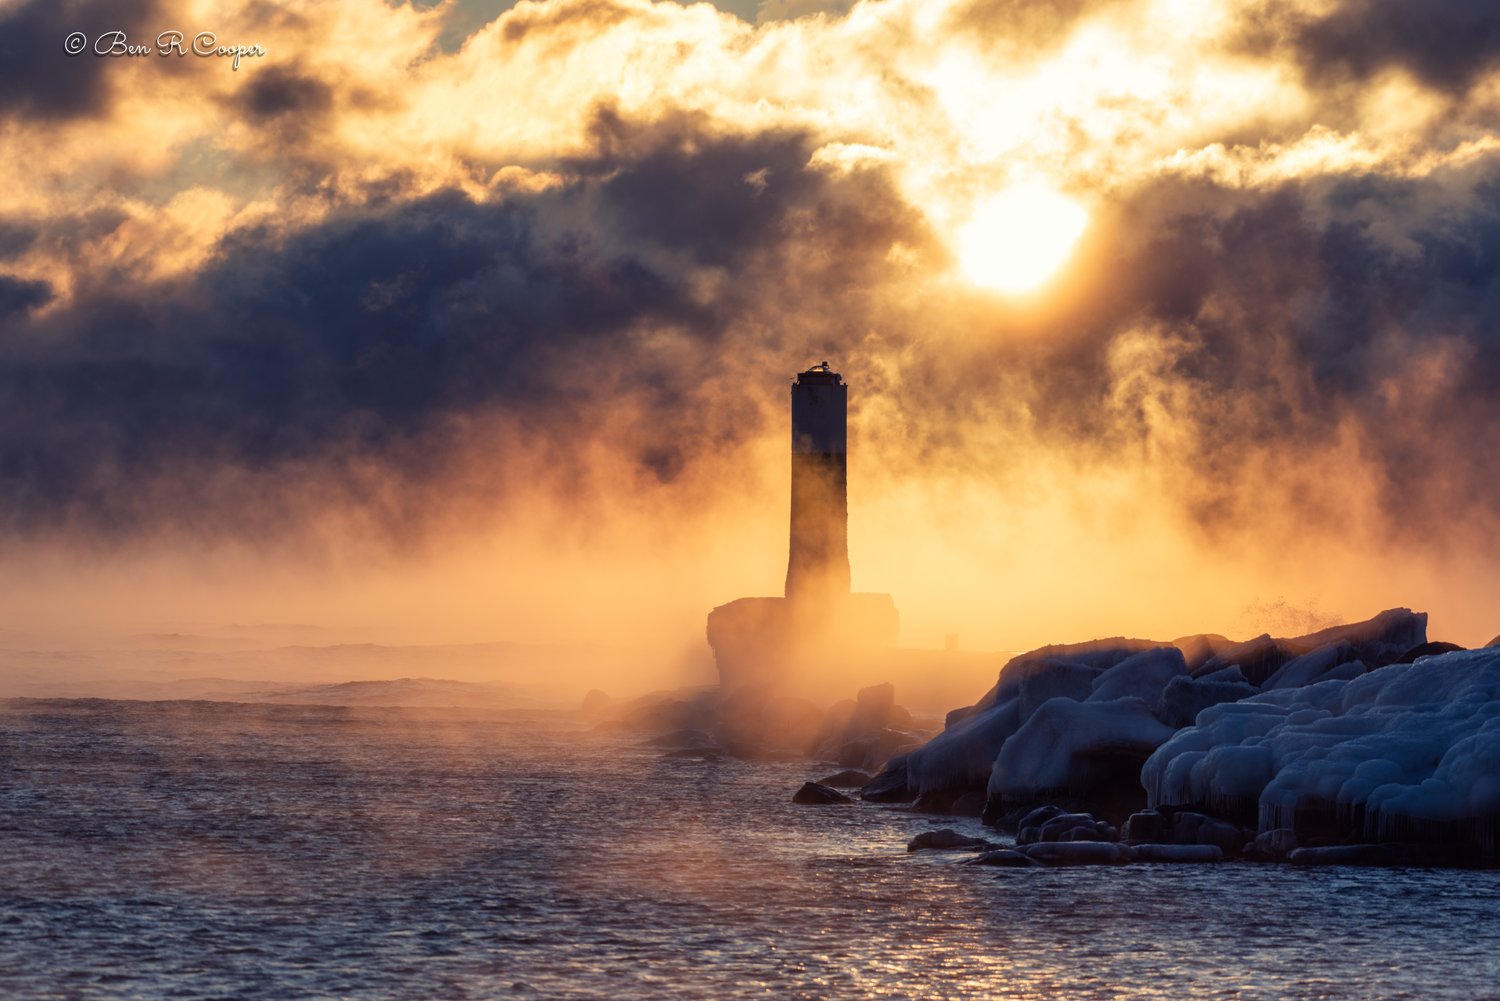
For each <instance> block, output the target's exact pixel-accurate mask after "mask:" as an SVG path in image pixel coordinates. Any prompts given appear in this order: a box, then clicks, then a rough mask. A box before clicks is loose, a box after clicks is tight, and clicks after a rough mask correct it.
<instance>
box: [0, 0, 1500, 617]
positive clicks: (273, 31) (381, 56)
mask: <svg viewBox="0 0 1500 1001" xmlns="http://www.w3.org/2000/svg"><path fill="white" fill-rule="evenodd" d="M814 6H817V7H819V8H826V9H820V10H819V11H816V13H820V14H821V16H815V17H796V18H794V19H791V20H785V19H775V18H781V17H782V16H784V15H785V16H790V15H792V14H796V13H807V12H811V7H809V6H808V5H797V4H794V5H790V6H788V5H786V4H782V5H780V6H779V7H778V6H776V5H773V4H765V5H763V6H762V15H763V16H762V21H763V22H764V23H761V24H758V25H750V24H748V23H746V22H744V21H742V20H740V19H738V18H736V17H733V16H730V15H727V14H724V13H722V12H721V11H717V10H714V9H713V8H711V7H709V6H707V5H695V6H691V7H684V6H679V5H674V4H669V3H656V4H652V3H646V2H643V0H552V2H549V3H546V4H533V3H521V4H518V5H516V6H515V8H514V9H512V10H508V11H506V12H504V13H502V14H500V15H499V16H497V17H495V18H494V19H493V20H492V21H491V22H490V23H489V24H487V25H485V26H482V27H480V26H477V25H476V26H466V27H465V28H464V31H463V38H462V44H458V42H457V41H455V40H453V39H452V38H448V40H447V42H444V41H443V39H444V38H446V37H447V36H443V35H442V33H443V31H444V26H445V24H448V21H447V20H445V19H446V18H448V17H449V15H451V14H452V11H446V12H445V11H443V10H438V11H425V10H417V9H415V8H413V7H411V6H409V5H408V6H399V7H392V6H388V5H366V6H359V7H356V6H348V5H315V6H311V7H296V8H292V7H290V6H286V5H279V4H264V3H249V4H244V5H240V6H232V7H228V8H225V12H224V18H225V22H224V24H223V25H222V26H215V27H217V28H219V29H220V33H221V35H222V36H224V37H225V38H227V39H234V40H242V41H258V42H261V43H263V44H265V45H266V47H267V50H268V55H267V57H266V58H265V59H263V60H254V61H247V62H246V63H245V64H243V65H242V67H241V69H240V70H238V71H234V72H231V71H229V70H228V68H227V67H223V66H217V65H196V64H195V65H193V66H190V67H187V68H182V67H179V68H177V69H175V70H172V69H170V67H168V68H165V69H164V68H163V67H162V66H158V65H157V60H154V59H153V60H143V61H141V64H140V65H134V64H132V61H123V60H102V59H94V58H93V57H88V58H87V59H83V58H80V59H77V60H69V61H66V62H64V63H62V64H61V65H62V68H63V69H65V70H68V71H70V72H71V71H73V70H77V71H79V73H80V74H81V75H79V76H77V77H76V78H74V77H69V78H67V79H65V80H63V81H62V84H61V88H62V89H61V91H59V92H58V93H52V92H50V91H48V90H47V89H46V87H45V86H44V85H43V82H42V79H43V76H44V75H46V76H49V78H50V75H51V74H52V73H53V71H54V70H55V69H56V68H55V67H52V66H51V63H37V64H36V67H33V69H30V70H28V69H26V66H28V65H30V64H22V66H21V73H20V75H19V76H15V77H7V78H6V81H5V82H4V83H3V84H0V102H4V104H3V108H0V114H3V115H5V116H6V119H7V121H6V124H5V128H7V129H8V130H9V131H8V132H7V133H6V135H7V140H8V146H9V147H10V148H18V149H24V150H26V154H27V155H26V156H25V157H18V158H13V160H12V161H11V162H7V163H3V164H0V260H3V261H4V262H5V274H6V277H5V278H4V279H0V313H3V314H4V315H3V317H0V328H3V330H0V385H3V386H4V387H5V390H6V391H5V392H3V393H0V469H3V470H4V472H5V475H6V478H7V482H10V483H13V484H15V489H14V490H11V491H9V492H7V493H5V494H3V495H0V521H3V523H4V524H5V525H6V527H7V528H8V530H9V531H10V532H11V534H12V536H13V537H16V538H29V537H39V538H40V537H47V538H56V539H66V540H72V539H82V538H89V539H93V540H96V541H100V542H101V544H104V545H106V546H108V545H128V544H129V543H130V541H131V540H134V539H138V538H142V537H149V536H151V535H152V533H155V532H159V531H173V532H186V533H188V534H190V535H192V536H193V537H194V538H248V539H254V540H269V539H277V538H294V537H305V536H306V535H308V534H315V533H316V532H317V531H319V530H320V526H321V525H322V524H323V522H322V521H320V519H322V518H325V517H327V518H347V519H351V520H352V521H354V522H356V523H358V525H359V530H360V531H362V532H365V531H366V530H368V531H367V532H366V534H367V535H368V536H369V537H370V538H373V539H378V540H381V543H382V544H383V545H388V546H392V547H399V545H401V540H403V539H408V538H412V537H417V536H420V535H421V534H422V533H423V532H427V531H442V532H451V533H460V534H461V533H462V532H465V531H478V530H480V526H483V525H486V524H489V523H490V522H492V521H493V520H495V519H497V518H503V517H505V512H508V511H518V510H521V507H522V502H521V500H519V499H518V498H520V497H521V495H523V494H525V495H527V496H528V497H530V498H531V499H533V500H534V499H535V498H537V497H541V498H543V499H544V500H543V501H538V502H537V503H536V505H535V507H536V508H542V507H546V508H549V509H551V510H554V511H559V512H566V513H567V515H568V516H569V518H570V520H571V522H572V523H574V524H577V525H580V526H587V525H591V524H594V523H595V522H596V521H598V520H599V519H600V518H602V517H603V516H602V515H601V512H604V511H612V512H614V514H615V516H617V517H620V518H622V519H624V518H625V516H624V515H620V514H619V512H620V511H621V510H626V509H628V510H629V511H630V512H632V513H631V515H630V518H631V519H636V520H634V521H630V519H625V520H627V521H630V524H631V525H640V524H653V525H670V526H674V527H675V526H676V525H677V524H678V523H679V520H680V519H683V518H687V517H698V518H704V519H712V518H713V517H714V516H715V512H728V511H733V512H735V513H736V514H737V515H739V514H743V510H742V509H741V508H739V507H737V506H736V505H737V504H739V503H743V502H744V498H747V497H757V498H764V497H765V496H769V495H771V494H772V493H774V492H775V490H774V488H775V486H776V483H777V482H778V481H777V480H776V477H777V476H779V475H781V470H782V463H781V461H780V460H781V454H780V446H779V444H777V443H778V442H779V441H780V437H781V435H782V434H783V431H784V428H783V424H782V423H781V422H782V421H783V420H784V415H783V413H782V410H781V406H782V404H783V403H784V398H783V397H782V396H781V395H780V394H781V387H783V385H784V382H785V380H786V378H787V377H788V376H789V375H790V374H791V373H792V371H794V370H795V369H796V368H797V367H799V366H801V365H804V364H806V363H809V362H813V361H818V360H821V359H822V358H825V357H827V358H829V359H830V360H831V361H834V362H835V364H836V366H837V367H840V368H842V369H843V370H844V372H845V375H846V377H848V378H849V379H850V381H851V382H852V383H853V384H854V385H855V387H856V391H855V394H854V400H855V404H854V405H855V407H856V413H855V415H854V423H853V425H852V426H853V428H854V431H855V434H856V439H857V441H858V443H859V447H860V449H861V453H860V454H861V456H862V460H861V461H862V465H860V466H859V467H858V469H859V470H863V472H861V473H860V475H861V476H868V477H870V479H868V480H865V481H864V482H866V483H871V482H875V483H876V484H877V485H876V486H875V487H872V488H871V490H872V493H875V492H879V491H884V490H890V491H892V492H893V493H895V492H899V489H900V486H901V484H902V483H909V482H914V481H927V480H930V481H931V482H942V483H945V484H948V485H950V486H953V488H954V491H955V493H956V494H959V495H962V496H963V497H964V498H965V500H964V501H963V504H962V505H960V504H958V503H957V502H954V504H953V505H951V506H950V505H949V504H948V503H947V502H945V501H943V500H942V499H941V498H936V499H933V500H931V502H930V503H929V504H928V505H927V506H926V507H925V508H921V507H919V508H918V510H919V511H920V516H913V518H910V519H908V520H909V521H911V522H912V523H913V526H912V527H911V530H912V531H913V532H926V533H927V535H926V536H925V537H926V538H928V539H929V540H931V539H933V538H936V537H937V536H939V535H941V534H942V533H945V532H951V531H954V530H956V529H955V527H954V526H962V525H966V524H969V523H971V522H973V521H974V517H973V516H972V511H976V510H977V511H988V512H991V513H993V512H1019V513H1018V514H1017V517H1016V521H1017V523H1028V522H1027V520H1026V519H1027V517H1029V516H1028V515H1027V514H1026V512H1033V513H1035V511H1038V510H1041V509H1043V508H1046V509H1048V510H1053V509H1055V510H1058V511H1069V512H1072V513H1073V514H1075V515H1076V519H1077V521H1078V522H1079V523H1083V522H1086V521H1087V520H1088V519H1091V518H1092V519H1098V520H1100V521H1101V522H1103V521H1107V520H1108V518H1109V517H1112V516H1113V515H1111V513H1110V512H1111V510H1112V509H1114V510H1117V511H1124V510H1126V509H1127V508H1128V509H1130V510H1134V511H1137V512H1139V511H1141V510H1144V509H1147V508H1149V509H1151V510H1152V511H1153V512H1158V513H1159V514H1160V517H1161V519H1162V523H1163V524H1164V525H1165V524H1170V525H1171V526H1172V528H1171V531H1177V532H1182V533H1185V534H1186V535H1189V536H1191V537H1192V539H1193V540H1194V545H1198V546H1201V547H1202V549H1203V551H1205V552H1217V551H1218V547H1221V546H1224V545H1227V540H1232V539H1233V538H1236V537H1248V536H1259V537H1265V538H1275V539H1277V540H1280V543H1281V544H1285V545H1292V544H1296V542H1297V540H1298V539H1302V538H1306V537H1309V536H1310V535H1312V534H1326V535H1329V536H1337V537H1338V538H1340V539H1345V540H1347V541H1348V545H1349V546H1351V547H1355V546H1376V545H1385V544H1388V543H1389V542H1390V541H1391V540H1398V539H1409V537H1410V535H1411V533H1412V532H1413V529H1412V527H1411V526H1414V525H1428V526H1436V527H1434V528H1432V529H1431V531H1432V534H1433V536H1434V538H1433V539H1432V540H1429V543H1428V544H1429V545H1430V548H1432V549H1433V550H1434V551H1437V550H1441V549H1443V548H1445V547H1446V548H1447V549H1450V550H1451V549H1457V548H1463V547H1464V546H1465V545H1469V548H1471V549H1473V548H1474V546H1473V545H1472V541H1473V540H1474V539H1476V538H1480V537H1482V533H1480V532H1479V528H1481V527H1483V526H1491V525H1492V523H1493V521H1494V512H1495V510H1496V509H1497V505H1496V504H1495V501H1496V498H1495V496H1494V486H1493V484H1494V483H1496V482H1497V479H1496V477H1495V473H1496V472H1497V470H1496V469H1495V468H1494V465H1495V464H1494V460H1493V459H1492V458H1491V456H1493V455H1496V454H1500V451H1497V449H1496V448H1495V446H1496V445H1497V444H1500V443H1497V442H1496V441H1495V440H1494V436H1495V434H1496V433H1497V432H1495V431H1494V430H1493V429H1494V428H1497V427H1500V421H1497V420H1496V418H1497V417H1500V413H1496V409H1497V407H1496V404H1495V403H1494V402H1492V397H1493V394H1492V393H1491V392H1490V390H1489V388H1488V387H1489V386H1491V385H1493V383H1494V379H1495V377H1496V376H1500V370H1497V356H1500V346H1497V343H1496V333H1495V331H1496V330H1497V329H1500V327H1497V324H1496V321H1497V319H1500V316H1497V310H1500V306H1497V302H1500V282H1497V275H1500V267H1497V254H1500V248H1497V239H1500V237H1497V233H1500V207H1497V196H1496V191H1497V190H1500V135H1497V134H1496V133H1495V130H1494V128H1493V124H1492V123H1493V114H1492V105H1493V100H1494V98H1493V93H1494V90H1493V86H1494V84H1493V79H1494V78H1493V74H1492V69H1493V67H1492V64H1491V62H1490V57H1489V55H1488V49H1487V47H1486V45H1487V43H1484V41H1483V39H1484V38H1486V37H1487V36H1486V34H1485V31H1486V28H1485V26H1486V25H1487V24H1488V21H1487V20H1486V17H1487V16H1488V15H1486V14H1484V13H1483V12H1482V11H1481V10H1480V8H1478V7H1472V6H1466V5H1461V4H1451V5H1447V4H1445V5H1439V6H1440V8H1441V9H1437V10H1435V12H1434V14H1433V17H1434V18H1436V21H1435V22H1434V23H1436V24H1438V25H1439V26H1440V27H1441V28H1442V29H1443V30H1441V31H1435V32H1433V33H1432V34H1430V35H1429V34H1424V33H1423V32H1421V31H1418V30H1417V28H1416V26H1415V25H1413V24H1407V26H1406V28H1407V30H1405V31H1403V32H1399V33H1392V32H1391V31H1390V30H1388V28H1387V24H1388V23H1395V24H1397V25H1398V26H1399V25H1401V24H1402V23H1404V22H1402V20H1401V18H1404V17H1406V15H1404V14H1403V15H1399V16H1397V15H1396V14H1392V17H1393V18H1395V20H1394V21H1389V22H1388V21H1384V20H1382V19H1381V18H1380V17H1376V16H1374V15H1376V14H1381V13H1382V12H1385V5H1384V4H1382V3H1375V2H1373V0H1371V2H1365V3H1354V2H1349V3H1344V4H1341V5H1337V6H1334V7H1327V6H1326V5H1325V6H1323V7H1318V8H1314V7H1312V6H1310V5H1302V4H1298V5H1277V6H1274V7H1273V6H1267V5H1264V4H1256V3H1238V2H1236V3H1221V4H1182V3H1175V2H1170V0H1110V2H1099V3H1085V2H1079V3H1067V4H1054V5H1042V6H1037V5H1025V4H1016V3H1011V2H989V0H984V2H975V0H963V2H941V0H923V2H913V0H886V2H882V3H869V2H866V3H857V4H853V5H850V6H848V8H847V10H845V9H842V7H841V5H836V4H820V5H814ZM133 9H134V8H133ZM70 12H71V13H77V14H78V15H79V16H83V15H84V14H87V16H88V18H93V17H94V16H95V14H97V13H98V11H96V10H94V9H93V8H88V9H87V10H85V8H84V7H82V6H78V5H74V6H73V7H66V6H63V7H55V6H44V5H40V4H25V5H21V6H19V7H13V8H11V9H10V10H9V14H8V16H7V17H6V19H5V21H4V22H3V24H4V26H5V28H4V29H3V30H6V31H7V34H6V36H5V37H6V38H7V39H39V40H40V41H38V42H37V44H39V45H42V46H43V47H44V48H45V47H46V46H52V47H55V48H57V50H58V59H59V60H66V57H65V56H62V55H61V48H60V47H61V36H58V38H57V39H55V40H49V39H50V34H55V33H56V32H57V31H59V30H62V29H63V28H65V27H66V26H65V25H61V22H59V21H58V20H57V19H58V18H60V17H64V16H65V15H67V14H70ZM138 13H139V16H140V17H141V18H145V19H148V20H151V22H152V23H151V26H150V27H151V28H152V30H155V28H156V27H157V26H158V24H159V25H160V26H162V27H166V26H171V25H174V24H178V23H179V22H181V23H182V24H186V21H185V16H186V15H185V8H183V7H180V6H178V5H175V4H170V3H167V2H166V0H162V3H161V4H160V5H159V6H153V7H146V6H142V7H140V8H139V11H138ZM1386 13H1389V12H1386ZM772 15H775V18H773V17H772ZM1367 15H1368V16H1367ZM99 16H100V17H101V18H102V17H104V15H102V14H100V15H99ZM60 25H61V26H60ZM1247 26H1248V27H1247ZM94 27H97V24H96V25H95V26H94ZM23 28H24V29H25V30H24V31H23V30H22V29H23ZM471 28H472V30H471ZM1252 29H1253V30H1254V31H1260V32H1261V35H1260V39H1259V42H1257V43H1256V44H1251V45H1247V43H1246V37H1247V31H1250V30H1252ZM89 30H93V28H90V29H89ZM143 30H144V29H143ZM63 33H64V34H65V33H66V31H63ZM1457 35H1466V37H1464V38H1457V37H1454V36H1457ZM330 39H337V40H338V44H331V43H330ZM27 44H28V45H30V44H31V43H30V42H28V43H27ZM1443 45H1448V46H1449V48H1448V49H1444V48H1443ZM28 51H29V50H28ZM48 51H50V49H49V50H48ZM204 62H211V61H204ZM49 67H50V68H49ZM1391 68H1394V69H1397V70H1401V71H1402V72H1399V73H1395V74H1390V73H1386V72H1385V69H1391ZM1408 78H1410V79H1408ZM1413 80H1415V81H1416V82H1415V83H1414V82H1412V81H1413ZM148 126H149V129H150V135H151V137H152V141H151V142H149V143H142V142H131V141H129V140H130V138H131V137H132V136H134V135H136V134H137V133H138V132H140V130H142V129H144V128H147V127H148ZM1035 179H1041V180H1043V181H1045V182H1046V183H1047V184H1048V185H1049V186H1052V187H1055V188H1057V189H1059V190H1060V191H1063V192H1065V193H1067V194H1068V196H1069V197H1071V198H1073V199H1075V200H1077V201H1078V202H1079V203H1080V204H1083V205H1085V206H1087V208H1088V210H1089V211H1090V213H1091V222H1090V225H1089V228H1088V230H1087V231H1086V233H1085V235H1084V236H1083V238H1082V241H1081V242H1080V245H1079V248H1078V250H1077V251H1076V253H1075V254H1074V256H1073V258H1072V259H1071V260H1070V261H1069V262H1068V264H1067V265H1066V266H1065V268H1064V269H1063V271H1062V272H1061V273H1060V274H1059V275H1058V276H1057V277H1056V279H1055V281H1054V282H1053V283H1052V284H1051V285H1049V286H1048V287H1046V288H1044V289H1043V290H1042V291H1040V292H1039V293H1037V294H1036V295H1035V296H1033V297H1031V298H1029V299H1004V298H1001V297H997V296H995V295H993V294H991V293H989V292H986V291H984V290H982V289H976V288H973V287H970V286H968V285H965V284H963V283H962V282H961V281H960V280H959V279H958V277H957V275H956V269H955V267H954V264H955V256H954V251H953V249H952V247H953V236H954V233H955V232H957V231H958V229H959V228H960V227H961V226H962V225H963V224H964V223H965V222H966V221H967V220H968V218H969V216H970V214H971V213H972V211H973V208H974V206H975V205H976V204H979V203H981V202H982V201H983V200H984V199H986V198H987V197H990V196H992V195H994V194H995V193H996V192H998V191H1000V190H1002V189H1004V188H1005V187H1007V186H1008V185H1011V184H1013V183H1016V182H1018V181H1020V182H1026V181H1029V180H1035ZM1100 482H1106V483H1108V484H1110V486H1109V491H1110V492H1109V493H1108V494H1107V498H1106V495H1105V494H1102V493H1100V492H1099V489H1098V485H1099V483H1100ZM1038 483H1044V484H1046V488H1045V489H1041V488H1039V487H1038V486H1037V484H1038ZM963 505H972V507H966V506H963ZM596 516H599V518H596ZM1119 516H1120V517H1125V516H1124V515H1119ZM725 517H727V515H725ZM996 517H998V516H996ZM1128 520H1129V519H1128V518H1127V521H1128ZM1476 526H1477V527H1476ZM580 530H581V531H583V530H586V529H580ZM905 530H906V528H902V531H905ZM1161 531H1162V532H1166V531H1168V529H1166V528H1162V529H1161ZM1283 590H1286V589H1278V590H1277V591H1276V593H1282V591H1283ZM1287 593H1288V595H1289V600H1292V601H1294V602H1300V603H1305V601H1304V596H1302V595H1298V594H1295V593H1292V592H1291V591H1287ZM1250 597H1253V596H1250ZM1248 600H1249V598H1248V597H1240V598H1237V599H1236V600H1235V602H1234V603H1233V604H1234V607H1236V608H1238V607H1242V606H1244V605H1245V604H1246V603H1247V601H1248ZM1492 631H1493V630H1492Z"/></svg>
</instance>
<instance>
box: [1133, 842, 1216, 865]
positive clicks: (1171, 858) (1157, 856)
mask: <svg viewBox="0 0 1500 1001" xmlns="http://www.w3.org/2000/svg"><path fill="white" fill-rule="evenodd" d="M1130 850H1131V853H1132V855H1133V857H1134V859H1135V861H1137V862H1218V861H1221V860H1222V859H1223V858H1224V852H1223V851H1222V850H1221V849H1220V848H1219V846H1218V845H1153V844H1144V845H1131V846H1130Z"/></svg>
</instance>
